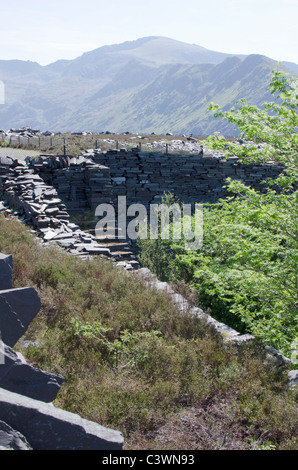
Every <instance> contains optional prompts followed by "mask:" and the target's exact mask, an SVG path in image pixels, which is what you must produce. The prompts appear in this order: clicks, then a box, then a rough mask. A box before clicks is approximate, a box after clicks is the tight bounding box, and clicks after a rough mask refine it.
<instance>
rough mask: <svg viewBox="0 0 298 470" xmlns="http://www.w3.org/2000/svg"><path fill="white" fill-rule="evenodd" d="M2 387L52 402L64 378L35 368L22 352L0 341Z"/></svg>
mask: <svg viewBox="0 0 298 470" xmlns="http://www.w3.org/2000/svg"><path fill="white" fill-rule="evenodd" d="M0 357H1V358H2V360H1V363H0V387H1V388H3V389H5V390H9V391H11V392H15V393H18V394H21V395H24V396H27V397H30V398H34V399H38V400H40V401H44V402H46V403H50V402H52V401H53V400H55V399H56V397H57V395H58V393H59V390H60V387H61V385H62V383H63V382H64V379H63V377H62V376H60V375H55V374H51V373H48V372H44V371H42V370H40V369H35V368H34V367H32V366H30V365H29V364H27V363H26V361H25V359H24V358H23V356H22V355H21V354H18V353H16V352H15V351H13V350H12V349H11V348H10V347H9V346H7V345H5V344H4V343H3V342H0Z"/></svg>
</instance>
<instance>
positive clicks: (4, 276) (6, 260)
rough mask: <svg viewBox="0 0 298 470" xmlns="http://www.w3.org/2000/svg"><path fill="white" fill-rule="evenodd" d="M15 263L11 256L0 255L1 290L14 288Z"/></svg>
mask: <svg viewBox="0 0 298 470" xmlns="http://www.w3.org/2000/svg"><path fill="white" fill-rule="evenodd" d="M12 276H13V261H12V256H11V255H4V254H2V253H0V290H2V289H12V287H13V281H12Z"/></svg>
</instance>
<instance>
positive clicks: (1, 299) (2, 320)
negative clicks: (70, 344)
mask: <svg viewBox="0 0 298 470" xmlns="http://www.w3.org/2000/svg"><path fill="white" fill-rule="evenodd" d="M40 309H41V302H40V298H39V296H38V294H37V292H36V290H35V289H33V288H32V287H25V288H22V289H8V290H1V291H0V332H1V338H2V341H4V343H5V344H7V345H8V346H11V347H13V346H14V345H15V344H16V343H17V342H18V340H19V339H20V338H21V337H22V336H23V335H24V333H25V332H26V330H27V328H28V326H29V324H30V323H31V321H32V320H33V319H34V318H35V317H36V315H37V314H38V312H39V311H40Z"/></svg>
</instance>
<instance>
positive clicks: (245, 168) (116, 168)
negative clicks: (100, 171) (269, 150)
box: [87, 149, 282, 205]
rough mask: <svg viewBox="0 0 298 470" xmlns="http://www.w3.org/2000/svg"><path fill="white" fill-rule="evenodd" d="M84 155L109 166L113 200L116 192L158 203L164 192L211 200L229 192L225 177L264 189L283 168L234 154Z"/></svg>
mask: <svg viewBox="0 0 298 470" xmlns="http://www.w3.org/2000/svg"><path fill="white" fill-rule="evenodd" d="M87 155H88V157H89V158H92V160H93V161H94V162H95V163H96V164H99V165H103V166H105V167H108V168H109V172H110V179H111V187H112V197H113V202H114V203H115V202H116V200H117V197H118V196H126V198H127V204H132V203H142V204H144V205H149V204H152V203H155V204H159V203H160V202H161V200H162V197H163V194H164V193H167V192H171V193H172V194H174V195H175V196H176V197H177V198H178V199H179V200H180V201H181V202H184V203H188V204H191V203H194V202H197V203H202V202H206V203H207V202H209V203H213V202H217V201H218V200H219V199H220V198H223V197H225V196H227V195H228V192H227V191H226V190H225V189H224V188H223V186H225V184H226V179H227V178H228V177H230V178H232V179H235V180H241V181H242V182H243V183H245V184H247V185H250V186H252V187H253V188H255V189H256V190H258V191H264V190H265V188H264V185H262V184H261V182H262V181H263V180H264V179H266V178H276V177H277V176H278V175H279V174H280V172H281V171H282V168H281V167H280V166H278V165H276V164H275V163H274V162H271V163H269V164H262V165H256V164H249V165H248V164H241V163H240V162H239V161H238V159H237V158H235V157H231V158H228V159H227V160H223V159H220V158H217V157H211V156H210V157H207V156H206V157H203V156H200V155H182V154H164V153H161V152H142V151H140V150H139V149H134V150H131V151H127V150H125V149H120V150H109V151H107V152H100V151H98V150H94V151H93V152H90V151H89V153H88V154H87Z"/></svg>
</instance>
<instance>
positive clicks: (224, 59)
mask: <svg viewBox="0 0 298 470" xmlns="http://www.w3.org/2000/svg"><path fill="white" fill-rule="evenodd" d="M207 60H209V62H208V61H207ZM206 61H207V62H206ZM210 61H213V63H212V62H210ZM290 65H291V63H290ZM295 66H297V69H298V65H296V64H292V70H293V71H295ZM277 67H278V65H277V62H276V61H274V60H273V59H270V58H268V57H266V56H262V55H259V54H251V55H249V56H242V55H232V54H225V53H220V52H216V51H210V50H208V49H205V48H203V47H201V46H197V45H190V44H187V43H182V42H180V41H176V40H173V39H170V38H164V37H159V36H150V37H145V38H140V39H138V40H135V41H126V42H125V43H121V44H115V45H111V46H102V47H100V48H97V49H94V50H93V51H89V52H86V53H84V54H82V55H81V56H79V57H77V58H76V59H74V60H59V61H56V62H53V63H52V64H49V65H46V66H41V65H39V64H38V63H36V62H30V61H0V79H1V80H3V81H4V82H5V85H6V104H5V105H1V106H0V128H8V127H17V126H20V127H21V126H23V125H30V126H32V127H34V128H42V129H45V128H47V129H49V128H50V129H53V130H59V131H81V130H90V131H93V132H97V131H100V130H103V129H105V128H111V130H112V131H117V132H122V131H124V130H125V131H127V130H131V131H132V132H160V133H164V132H167V131H171V132H174V133H181V132H189V133H193V134H195V133H198V132H199V131H200V133H201V134H202V135H205V134H207V133H212V132H214V131H215V130H223V131H224V132H225V133H227V132H228V133H229V132H232V131H233V130H232V129H231V127H227V126H226V127H224V126H223V127H222V124H220V125H219V121H217V120H214V119H213V117H212V115H211V113H209V114H208V112H207V106H208V104H209V103H210V101H215V102H218V103H219V104H220V105H221V106H223V107H225V108H228V107H229V106H232V105H233V103H234V100H237V99H240V98H243V97H245V98H247V99H248V100H249V101H250V102H251V104H256V105H260V104H261V103H262V102H264V101H265V98H266V97H267V98H268V85H269V82H270V76H271V70H272V69H276V68H277ZM279 67H280V68H282V67H283V66H282V65H281V66H279ZM128 128H130V129H128ZM218 128H220V129H218Z"/></svg>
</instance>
